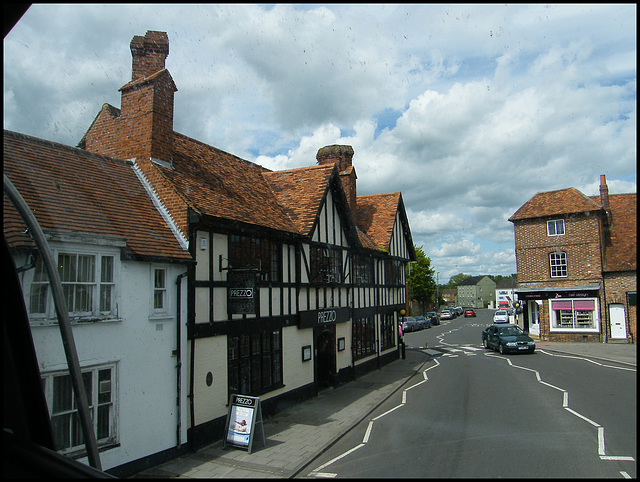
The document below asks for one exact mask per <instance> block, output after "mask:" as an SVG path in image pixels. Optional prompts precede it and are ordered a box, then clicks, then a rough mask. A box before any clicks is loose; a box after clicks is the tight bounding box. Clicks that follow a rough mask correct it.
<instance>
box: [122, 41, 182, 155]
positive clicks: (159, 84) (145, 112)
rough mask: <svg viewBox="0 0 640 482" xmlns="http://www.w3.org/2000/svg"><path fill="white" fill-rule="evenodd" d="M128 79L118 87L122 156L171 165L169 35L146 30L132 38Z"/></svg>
mask: <svg viewBox="0 0 640 482" xmlns="http://www.w3.org/2000/svg"><path fill="white" fill-rule="evenodd" d="M130 47H131V56H132V69H131V71H132V72H131V82H129V83H127V84H126V85H124V86H123V87H121V88H120V92H121V104H122V108H121V121H122V126H121V128H122V129H123V130H122V132H121V135H122V136H123V140H126V141H124V142H125V145H126V147H125V153H124V155H123V156H122V157H126V158H136V159H144V160H147V159H152V160H154V161H162V162H163V163H165V164H168V165H171V162H172V156H173V97H174V92H176V91H177V90H178V89H177V88H176V86H175V84H174V82H173V79H172V78H171V75H170V74H169V71H168V70H166V69H165V60H166V58H167V55H169V38H168V36H167V34H166V33H165V32H154V31H148V32H147V33H146V35H145V36H144V37H142V36H139V35H136V36H134V37H133V39H132V40H131V45H130Z"/></svg>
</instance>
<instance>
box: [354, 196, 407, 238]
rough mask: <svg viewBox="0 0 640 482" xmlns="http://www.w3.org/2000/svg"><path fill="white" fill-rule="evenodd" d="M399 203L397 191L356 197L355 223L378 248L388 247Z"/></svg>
mask: <svg viewBox="0 0 640 482" xmlns="http://www.w3.org/2000/svg"><path fill="white" fill-rule="evenodd" d="M399 203H400V193H399V192H393V193H388V194H370V195H367V196H358V197H357V198H356V205H357V220H356V224H357V225H358V227H359V228H360V229H361V230H362V232H363V233H364V234H365V235H366V236H368V237H369V238H371V240H372V241H373V243H374V244H375V246H377V247H378V248H379V249H384V250H388V249H389V243H390V242H391V235H392V234H393V227H394V225H395V222H396V214H397V212H398V208H399Z"/></svg>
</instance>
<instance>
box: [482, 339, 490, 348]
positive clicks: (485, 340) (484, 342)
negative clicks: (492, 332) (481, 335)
mask: <svg viewBox="0 0 640 482" xmlns="http://www.w3.org/2000/svg"><path fill="white" fill-rule="evenodd" d="M482 346H483V347H485V349H488V348H489V343H487V339H486V338H485V339H484V340H482Z"/></svg>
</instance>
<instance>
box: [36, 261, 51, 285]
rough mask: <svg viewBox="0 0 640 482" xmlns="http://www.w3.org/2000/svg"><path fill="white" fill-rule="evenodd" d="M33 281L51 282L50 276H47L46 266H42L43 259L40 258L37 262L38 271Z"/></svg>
mask: <svg viewBox="0 0 640 482" xmlns="http://www.w3.org/2000/svg"><path fill="white" fill-rule="evenodd" d="M33 281H34V282H36V281H49V276H48V275H47V270H45V269H44V265H43V264H42V258H40V257H38V259H37V260H36V269H35V272H34V274H33Z"/></svg>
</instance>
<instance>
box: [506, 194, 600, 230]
mask: <svg viewBox="0 0 640 482" xmlns="http://www.w3.org/2000/svg"><path fill="white" fill-rule="evenodd" d="M599 209H600V204H599V203H597V202H595V201H593V200H592V199H590V198H588V197H587V196H585V195H584V194H582V193H581V192H580V191H578V190H577V189H575V188H573V187H570V188H567V189H561V190H559V191H548V192H539V193H537V194H536V195H535V196H533V197H532V198H531V199H529V200H528V201H527V202H526V203H524V204H523V205H522V207H520V209H518V210H517V211H516V212H515V213H514V214H513V216H511V217H510V218H509V221H511V222H513V221H519V220H522V219H530V218H540V217H545V216H560V215H563V214H573V213H582V212H590V211H597V210H599Z"/></svg>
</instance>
